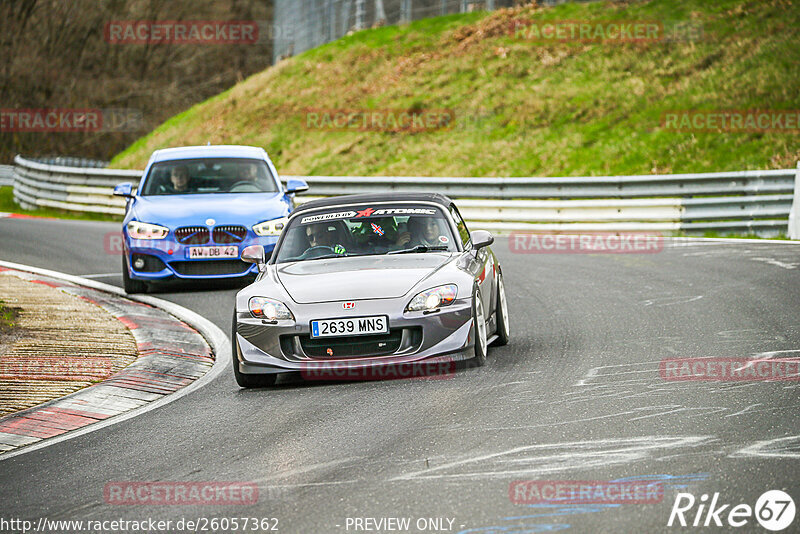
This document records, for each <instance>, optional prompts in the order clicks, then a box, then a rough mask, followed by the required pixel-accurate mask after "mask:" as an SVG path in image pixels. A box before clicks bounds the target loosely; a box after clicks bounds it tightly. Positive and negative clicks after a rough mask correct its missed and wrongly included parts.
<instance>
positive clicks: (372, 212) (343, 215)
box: [300, 208, 436, 224]
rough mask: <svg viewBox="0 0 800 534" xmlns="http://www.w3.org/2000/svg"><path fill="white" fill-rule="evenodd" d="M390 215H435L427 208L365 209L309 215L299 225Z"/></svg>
mask: <svg viewBox="0 0 800 534" xmlns="http://www.w3.org/2000/svg"><path fill="white" fill-rule="evenodd" d="M391 215H436V210H435V209H428V208H381V209H379V210H376V209H373V208H366V209H364V210H360V211H339V212H335V213H324V214H322V215H309V216H308V217H303V218H302V219H300V224H308V223H313V222H319V221H330V220H332V219H358V218H359V217H372V216H375V217H385V216H391Z"/></svg>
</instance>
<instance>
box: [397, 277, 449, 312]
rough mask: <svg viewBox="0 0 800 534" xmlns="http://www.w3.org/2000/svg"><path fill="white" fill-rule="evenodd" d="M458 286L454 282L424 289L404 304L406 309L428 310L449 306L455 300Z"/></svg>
mask: <svg viewBox="0 0 800 534" xmlns="http://www.w3.org/2000/svg"><path fill="white" fill-rule="evenodd" d="M457 294H458V287H456V285H455V284H447V285H446V286H439V287H434V288H432V289H426V290H425V291H423V292H422V293H419V294H417V295H416V296H415V297H414V298H413V299H411V302H409V303H408V306H406V311H428V310H435V309H436V308H441V307H442V306H449V305H450V304H452V303H453V301H454V300H456V295H457Z"/></svg>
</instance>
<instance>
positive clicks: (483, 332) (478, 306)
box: [472, 291, 488, 367]
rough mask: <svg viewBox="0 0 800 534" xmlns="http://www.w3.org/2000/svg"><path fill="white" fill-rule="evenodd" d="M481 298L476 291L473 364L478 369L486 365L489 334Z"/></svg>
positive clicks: (473, 302) (474, 300)
mask: <svg viewBox="0 0 800 534" xmlns="http://www.w3.org/2000/svg"><path fill="white" fill-rule="evenodd" d="M480 296H481V294H480V291H476V292H475V297H474V298H473V299H472V318H473V321H474V324H475V349H474V350H475V356H474V357H473V358H472V362H473V363H474V364H475V365H476V366H478V367H483V366H484V365H486V354H487V350H488V346H487V343H486V340H487V339H488V332H487V328H486V314H485V312H484V309H483V302H482V301H481V298H480Z"/></svg>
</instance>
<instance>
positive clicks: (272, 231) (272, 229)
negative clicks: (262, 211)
mask: <svg viewBox="0 0 800 534" xmlns="http://www.w3.org/2000/svg"><path fill="white" fill-rule="evenodd" d="M288 221H289V218H288V217H281V218H280V219H272V220H271V221H264V222H262V223H258V224H257V225H255V226H253V231H254V232H255V233H256V235H260V236H265V235H271V236H278V235H281V231H282V230H283V229H284V227H285V226H286V223H287V222H288Z"/></svg>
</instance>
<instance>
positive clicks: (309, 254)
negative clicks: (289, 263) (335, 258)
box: [298, 245, 334, 260]
mask: <svg viewBox="0 0 800 534" xmlns="http://www.w3.org/2000/svg"><path fill="white" fill-rule="evenodd" d="M326 251H327V252H334V250H333V247H329V246H327V245H317V246H315V247H311V248H308V249H306V251H305V252H303V253H302V254H300V255H299V256H298V259H301V260H305V259H308V258H313V257H316V256H324V255H325V254H324V252H326Z"/></svg>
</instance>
